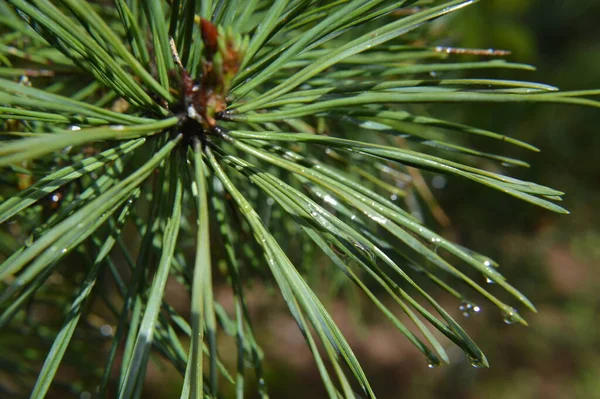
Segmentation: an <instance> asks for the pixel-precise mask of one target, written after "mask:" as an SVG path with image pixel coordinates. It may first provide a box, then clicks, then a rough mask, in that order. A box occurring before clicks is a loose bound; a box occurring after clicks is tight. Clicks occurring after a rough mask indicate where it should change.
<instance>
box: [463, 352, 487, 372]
mask: <svg viewBox="0 0 600 399" xmlns="http://www.w3.org/2000/svg"><path fill="white" fill-rule="evenodd" d="M467 360H468V361H469V363H471V366H473V367H475V368H476V369H478V368H481V367H484V366H485V363H484V362H483V361H482V360H481V359H479V358H477V357H475V356H470V355H469V356H467Z"/></svg>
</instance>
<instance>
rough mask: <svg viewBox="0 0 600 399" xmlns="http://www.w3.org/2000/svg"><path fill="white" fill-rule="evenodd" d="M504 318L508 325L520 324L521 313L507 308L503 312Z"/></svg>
mask: <svg viewBox="0 0 600 399" xmlns="http://www.w3.org/2000/svg"><path fill="white" fill-rule="evenodd" d="M502 318H503V319H504V322H505V323H506V324H515V323H518V322H519V319H520V318H521V317H520V316H519V312H517V311H516V310H515V309H513V308H507V309H506V310H505V311H503V312H502Z"/></svg>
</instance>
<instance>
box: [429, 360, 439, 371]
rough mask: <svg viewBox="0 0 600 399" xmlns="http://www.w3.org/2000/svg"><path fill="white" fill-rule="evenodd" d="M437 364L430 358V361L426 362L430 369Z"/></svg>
mask: <svg viewBox="0 0 600 399" xmlns="http://www.w3.org/2000/svg"><path fill="white" fill-rule="evenodd" d="M437 366H439V364H437V363H434V362H433V361H431V360H430V361H429V362H428V363H427V368H430V369H434V368H436V367H437Z"/></svg>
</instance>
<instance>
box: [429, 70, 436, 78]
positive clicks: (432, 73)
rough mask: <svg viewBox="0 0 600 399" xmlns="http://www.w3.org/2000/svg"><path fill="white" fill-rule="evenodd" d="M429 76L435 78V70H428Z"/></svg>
mask: <svg viewBox="0 0 600 399" xmlns="http://www.w3.org/2000/svg"><path fill="white" fill-rule="evenodd" d="M429 76H431V77H432V78H437V72H435V71H431V72H429Z"/></svg>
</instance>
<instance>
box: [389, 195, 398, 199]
mask: <svg viewBox="0 0 600 399" xmlns="http://www.w3.org/2000/svg"><path fill="white" fill-rule="evenodd" d="M390 199H391V200H392V201H397V200H398V196H397V195H396V194H392V195H391V196H390Z"/></svg>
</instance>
